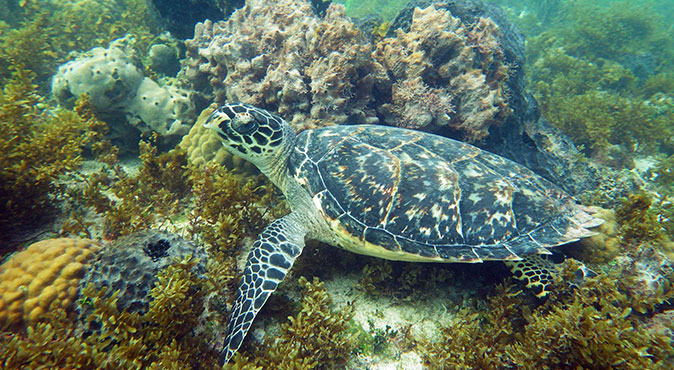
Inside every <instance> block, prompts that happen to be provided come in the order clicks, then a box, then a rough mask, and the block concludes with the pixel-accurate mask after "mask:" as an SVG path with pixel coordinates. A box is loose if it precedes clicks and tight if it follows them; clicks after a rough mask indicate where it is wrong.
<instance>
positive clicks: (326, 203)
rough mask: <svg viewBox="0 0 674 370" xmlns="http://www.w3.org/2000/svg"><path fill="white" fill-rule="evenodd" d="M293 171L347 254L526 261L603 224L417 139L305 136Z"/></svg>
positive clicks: (350, 132) (342, 131)
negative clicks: (520, 257)
mask: <svg viewBox="0 0 674 370" xmlns="http://www.w3.org/2000/svg"><path fill="white" fill-rule="evenodd" d="M288 168H289V170H290V173H291V175H292V176H293V177H294V179H296V180H297V182H298V183H300V184H301V186H302V188H303V189H305V190H306V191H307V192H308V193H309V194H311V195H312V197H313V200H314V204H315V205H316V207H317V208H318V210H319V212H320V213H321V215H322V216H323V217H325V219H326V220H328V222H330V224H331V225H333V227H334V230H335V232H336V233H337V234H339V235H340V236H341V238H342V239H344V241H345V243H346V248H347V249H350V250H353V251H354V252H358V253H364V254H370V255H374V256H381V257H388V258H389V259H395V260H404V261H447V262H480V261H483V260H517V259H519V256H522V255H526V254H531V253H547V250H546V249H545V248H547V247H552V246H555V245H559V244H562V243H568V242H569V241H571V240H576V239H578V238H580V237H582V236H584V235H586V234H587V232H586V231H585V230H583V227H584V226H591V225H585V223H586V222H588V221H589V222H594V220H593V219H592V218H591V217H587V215H586V214H585V213H584V212H583V211H582V210H580V209H577V206H576V204H575V202H574V201H573V199H572V198H571V197H569V196H568V195H566V194H565V193H564V192H562V191H561V190H560V189H559V188H557V187H556V186H555V185H553V184H551V183H550V182H548V181H547V180H545V179H543V178H542V177H540V176H537V175H536V174H534V173H533V172H531V171H530V170H528V169H527V168H525V167H522V166H521V165H518V164H516V163H514V162H511V161H509V160H507V159H505V158H502V157H499V156H496V155H494V154H491V153H488V152H485V151H483V150H481V149H478V148H476V147H474V146H472V145H468V144H465V143H461V142H458V141H454V140H450V139H447V138H443V137H439V136H435V135H430V134H427V133H423V132H418V131H411V130H404V129H399V128H393V127H384V126H371V125H360V126H333V127H327V128H322V129H316V130H309V131H304V132H302V133H300V134H299V135H298V138H297V143H296V145H295V150H294V151H293V152H292V154H291V156H290V160H289V161H288ZM359 243H367V244H369V245H370V247H369V248H367V249H362V246H359V245H358V244H359ZM378 249H381V250H378Z"/></svg>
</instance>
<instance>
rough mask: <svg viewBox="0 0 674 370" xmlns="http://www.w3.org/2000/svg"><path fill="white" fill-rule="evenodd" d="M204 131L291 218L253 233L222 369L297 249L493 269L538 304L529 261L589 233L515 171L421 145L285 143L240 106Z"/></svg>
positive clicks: (535, 269)
mask: <svg viewBox="0 0 674 370" xmlns="http://www.w3.org/2000/svg"><path fill="white" fill-rule="evenodd" d="M206 126H207V127H209V128H211V129H213V130H214V131H215V132H216V133H217V134H218V135H219V136H220V138H221V139H222V143H223V145H224V146H225V147H226V148H227V149H228V150H229V151H231V152H232V153H233V154H235V155H239V156H241V157H242V158H244V159H247V160H249V161H251V162H253V163H254V164H255V165H256V166H257V167H258V168H259V169H260V170H261V171H262V173H264V174H265V175H267V176H268V177H269V178H270V180H271V181H272V182H274V184H276V185H277V186H278V187H279V188H280V189H281V190H282V191H283V193H284V194H285V196H286V199H287V201H288V204H289V205H290V207H291V209H292V212H291V213H290V214H289V215H287V216H284V217H282V218H280V219H278V220H275V221H274V222H272V223H271V224H270V225H269V226H267V228H265V230H263V232H262V233H261V234H260V236H259V237H258V239H257V240H256V241H255V243H254V245H253V250H252V251H251V253H250V254H249V256H248V261H247V263H246V268H245V269H244V274H243V277H242V280H241V284H240V286H239V291H238V294H237V298H236V302H235V304H234V309H233V311H232V315H231V318H230V321H229V325H228V330H227V337H226V339H225V348H224V350H223V352H222V359H223V361H224V362H227V361H228V360H229V359H230V358H231V356H232V355H233V354H234V353H235V352H236V350H237V349H238V348H239V346H240V345H241V342H242V341H243V338H244V337H245V335H246V333H247V332H248V330H249V329H250V326H251V324H252V322H253V320H254V318H255V315H257V313H258V312H259V310H260V309H261V308H262V306H263V305H264V304H265V302H266V301H267V299H268V298H269V295H270V294H271V293H272V292H273V291H274V290H275V289H276V287H277V286H278V284H279V283H280V282H281V281H282V280H283V278H284V277H285V276H286V274H287V272H288V271H289V270H290V268H291V267H292V264H293V262H294V261H295V259H296V258H297V257H298V256H299V255H300V253H301V251H302V249H303V247H304V240H305V239H315V240H320V241H323V242H325V243H328V244H331V245H334V246H338V247H342V248H344V249H347V250H349V251H352V252H355V253H361V254H366V255H371V256H376V257H381V258H386V259H391V260H401V261H413V262H481V261H485V260H503V261H506V263H508V264H509V265H510V266H511V268H512V269H513V271H514V272H515V273H516V275H517V276H518V277H520V278H523V279H525V280H527V282H528V286H530V287H532V288H534V289H535V290H536V294H538V295H544V294H545V288H546V286H547V284H548V281H547V280H546V279H548V278H549V275H550V272H549V271H550V267H549V265H547V264H544V263H543V262H544V261H543V260H541V259H539V258H535V257H531V256H537V255H539V254H548V253H550V252H549V251H548V248H551V247H554V246H557V245H560V244H565V243H569V242H571V241H575V240H578V239H579V238H581V237H585V236H589V235H592V234H593V233H592V232H590V231H589V230H588V228H590V227H594V226H597V225H599V224H600V223H601V221H599V220H598V219H596V218H594V217H592V216H591V215H589V214H588V213H586V211H585V209H584V208H583V207H582V206H580V205H578V204H576V202H575V201H574V200H573V199H572V198H571V197H570V196H568V195H566V194H565V193H564V192H563V191H562V190H560V189H559V188H558V187H556V186H555V185H553V184H551V183H550V182H548V181H546V180H545V179H543V178H541V177H540V176H537V175H536V174H534V173H533V172H531V171H530V170H528V169H526V168H525V167H523V166H521V165H519V164H517V163H515V162H512V161H509V160H507V159H505V158H502V157H499V156H496V155H494V154H490V153H488V152H485V151H483V150H481V149H478V148H476V147H474V146H471V145H468V144H465V143H461V142H458V141H455V140H450V139H447V138H443V137H440V136H435V135H431V134H428V133H423V132H417V131H411V130H405V129H400V128H393V127H384V126H372V125H360V126H333V127H326V128H321V129H316V130H307V131H303V132H302V133H300V134H299V135H296V134H295V132H294V131H293V129H292V128H291V127H290V125H288V124H287V123H286V122H285V121H284V120H283V119H281V118H280V117H277V116H275V115H273V114H271V113H269V112H267V111H265V110H262V109H258V108H255V107H253V106H250V105H246V104H228V105H225V106H223V107H221V108H219V109H217V110H216V111H215V112H214V113H213V114H212V115H211V117H210V118H209V119H208V121H207V122H206ZM522 259H524V261H522ZM537 261H538V262H537Z"/></svg>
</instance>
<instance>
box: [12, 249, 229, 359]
mask: <svg viewBox="0 0 674 370" xmlns="http://www.w3.org/2000/svg"><path fill="white" fill-rule="evenodd" d="M194 267H195V261H194V260H187V259H183V260H177V261H174V262H173V263H172V264H171V265H169V266H168V267H166V268H165V269H163V270H161V271H160V272H159V273H158V275H157V283H156V284H155V286H154V287H153V288H152V290H151V291H150V292H149V294H150V296H151V298H152V301H151V302H150V305H149V308H148V311H147V313H146V314H144V315H142V316H141V315H139V314H137V313H130V312H127V311H119V310H118V308H117V303H116V299H117V294H112V295H111V296H109V297H108V298H106V296H108V295H109V293H108V292H107V291H106V289H103V290H102V291H99V292H96V291H94V290H93V289H91V288H87V289H84V292H83V294H84V296H85V297H86V302H87V304H88V305H90V306H91V307H92V311H93V312H92V314H91V316H90V317H89V319H90V320H95V321H97V322H100V323H101V330H100V332H99V333H94V334H93V335H90V336H87V337H83V336H81V335H80V334H79V333H78V331H77V330H76V328H75V327H74V326H73V325H72V322H69V321H68V320H67V319H66V317H65V316H64V313H63V311H62V310H60V309H57V308H55V309H54V310H53V311H52V312H50V313H49V314H48V316H49V317H50V318H51V319H50V320H49V321H48V322H45V323H37V324H31V325H29V326H28V327H27V328H26V329H25V330H21V331H19V332H13V333H9V332H3V333H2V334H3V335H2V336H0V349H1V350H0V364H2V365H3V367H4V368H8V369H16V368H78V369H111V370H112V369H120V368H121V369H195V368H199V369H216V368H217V365H216V364H217V362H218V361H217V356H218V354H217V352H215V351H213V350H211V349H210V348H209V347H208V345H207V343H206V341H205V338H204V337H203V336H202V335H197V333H196V332H195V331H194V330H193V329H194V326H195V324H196V323H198V322H200V320H201V315H202V313H203V311H204V306H203V303H204V302H203V297H204V295H205V293H206V292H207V291H208V288H207V284H206V282H205V280H204V279H201V278H199V277H198V276H197V275H196V274H195V273H194V272H193V269H194Z"/></svg>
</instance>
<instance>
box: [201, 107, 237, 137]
mask: <svg viewBox="0 0 674 370" xmlns="http://www.w3.org/2000/svg"><path fill="white" fill-rule="evenodd" d="M231 120H232V117H230V116H229V115H228V114H227V113H225V112H223V111H221V110H220V109H216V110H215V111H214V112H213V113H211V115H210V116H209V117H208V119H207V120H206V122H205V123H204V127H206V128H209V129H211V130H215V131H217V132H223V133H224V132H226V131H227V127H228V126H229V122H230V121H231Z"/></svg>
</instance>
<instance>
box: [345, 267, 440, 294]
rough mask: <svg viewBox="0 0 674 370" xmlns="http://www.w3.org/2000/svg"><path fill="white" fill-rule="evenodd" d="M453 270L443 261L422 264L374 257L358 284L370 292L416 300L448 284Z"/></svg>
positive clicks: (359, 287)
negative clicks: (435, 263)
mask: <svg viewBox="0 0 674 370" xmlns="http://www.w3.org/2000/svg"><path fill="white" fill-rule="evenodd" d="M452 275H453V274H452V272H451V271H450V270H448V269H446V268H445V266H442V265H421V264H413V263H404V262H392V261H387V260H379V259H377V260H373V261H372V262H370V263H368V264H366V265H365V266H364V267H363V270H362V275H361V277H360V279H359V280H358V286H357V288H358V289H360V290H362V291H364V292H366V293H368V294H371V295H389V296H393V297H395V298H398V299H401V300H406V301H417V300H420V299H423V298H425V295H426V294H429V292H434V291H435V289H436V288H437V287H438V286H445V284H447V282H449V281H451V280H452V277H453V276H452Z"/></svg>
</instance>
